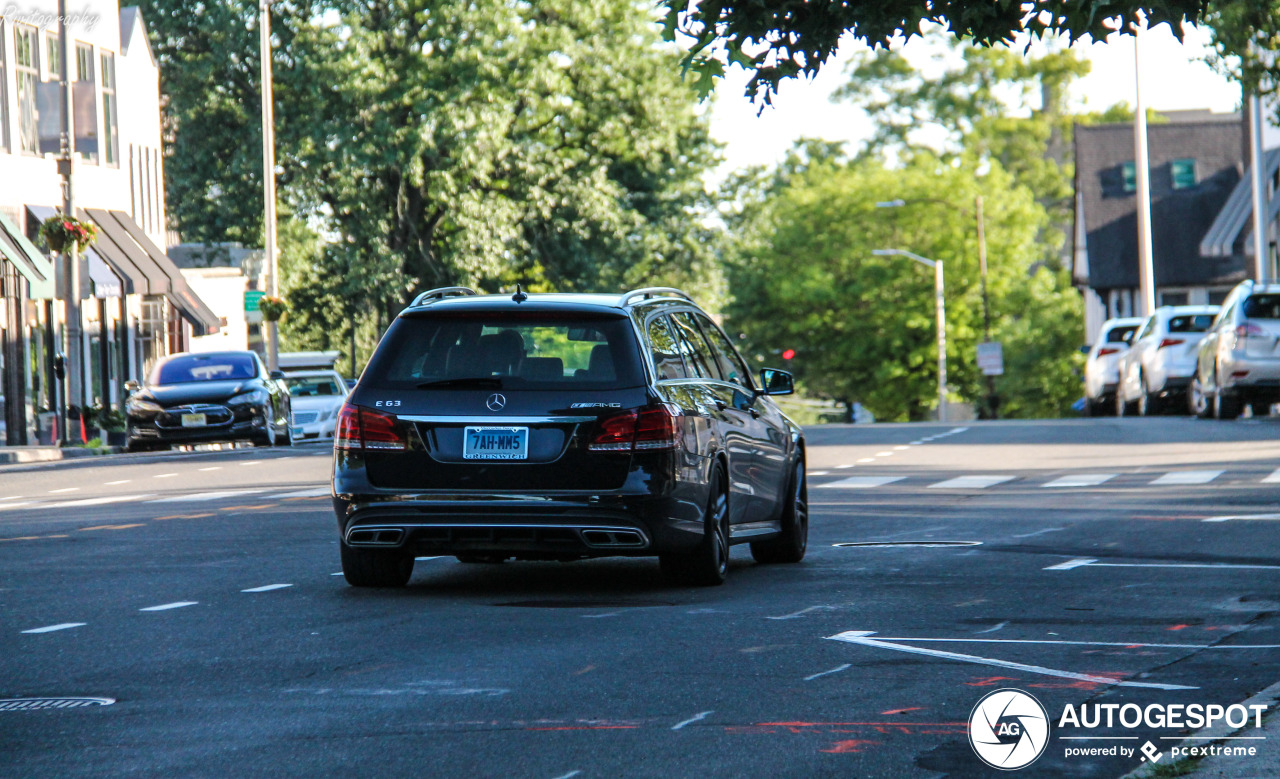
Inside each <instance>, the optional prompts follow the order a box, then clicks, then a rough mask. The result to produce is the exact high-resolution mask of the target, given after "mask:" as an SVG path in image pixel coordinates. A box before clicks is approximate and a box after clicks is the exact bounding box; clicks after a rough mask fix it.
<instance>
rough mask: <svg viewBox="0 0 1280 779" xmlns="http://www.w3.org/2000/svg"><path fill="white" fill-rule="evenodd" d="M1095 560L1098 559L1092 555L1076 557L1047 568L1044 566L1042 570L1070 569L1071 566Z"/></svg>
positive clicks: (1074, 566) (1076, 566)
mask: <svg viewBox="0 0 1280 779" xmlns="http://www.w3.org/2000/svg"><path fill="white" fill-rule="evenodd" d="M1096 562H1098V561H1097V560H1096V559H1094V558H1092V557H1077V558H1076V559H1074V560H1068V561H1066V562H1065V563H1058V564H1057V565H1051V566H1049V567H1048V568H1045V569H1044V570H1046V571H1070V570H1071V569H1072V568H1079V567H1080V566H1082V565H1088V564H1089V563H1096Z"/></svg>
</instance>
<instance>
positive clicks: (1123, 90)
mask: <svg viewBox="0 0 1280 779" xmlns="http://www.w3.org/2000/svg"><path fill="white" fill-rule="evenodd" d="M1185 38H1186V40H1185V42H1184V43H1179V42H1178V40H1177V39H1176V38H1175V37H1174V36H1173V33H1172V31H1171V30H1170V29H1169V26H1168V25H1160V26H1159V27H1156V28H1154V29H1151V30H1147V31H1145V32H1143V34H1142V39H1141V43H1140V46H1141V54H1142V93H1143V100H1144V102H1145V103H1146V105H1147V106H1148V107H1149V108H1154V109H1156V110H1166V111H1172V110H1185V109H1197V108H1208V109H1211V110H1213V111H1218V112H1228V111H1234V110H1237V109H1238V107H1239V105H1240V87H1239V85H1237V84H1234V83H1232V82H1230V81H1228V80H1227V79H1225V78H1223V77H1222V76H1219V75H1218V74H1216V73H1215V72H1214V71H1213V70H1212V69H1211V68H1210V67H1209V65H1208V64H1206V63H1205V62H1204V61H1203V58H1204V56H1205V54H1206V53H1207V51H1208V49H1207V42H1208V39H1209V33H1208V31H1206V30H1203V29H1200V28H1195V27H1187V28H1186V34H1185ZM1075 47H1076V48H1077V49H1078V50H1079V51H1080V52H1081V53H1082V55H1083V56H1084V57H1085V58H1087V59H1089V60H1090V61H1091V62H1092V63H1093V70H1092V72H1091V73H1090V74H1089V75H1088V76H1086V77H1085V78H1083V79H1081V80H1080V81H1079V82H1077V84H1076V87H1075V89H1074V90H1073V94H1072V96H1073V98H1074V99H1075V101H1076V103H1077V104H1078V105H1079V106H1081V107H1082V108H1087V109H1089V110H1098V111H1101V110H1103V109H1105V108H1106V107H1108V106H1110V105H1112V104H1114V103H1118V102H1127V103H1129V104H1130V105H1133V104H1134V103H1135V102H1136V100H1135V96H1134V54H1133V51H1134V44H1133V38H1132V37H1130V36H1127V35H1112V36H1111V37H1110V39H1109V40H1108V41H1106V42H1097V43H1085V42H1079V43H1077V44H1076V46H1075ZM859 48H865V47H863V45H862V44H859V43H857V42H855V41H852V40H846V41H845V43H844V44H843V45H842V46H841V47H840V50H839V52H837V55H836V57H835V59H833V60H832V61H830V62H828V63H827V64H826V65H824V66H823V68H822V70H821V72H819V74H818V75H817V76H816V77H815V78H814V79H812V80H798V79H791V80H789V81H788V82H787V83H785V84H784V85H783V86H782V87H781V88H780V90H779V92H778V94H777V95H776V96H775V98H774V103H773V107H772V108H770V107H765V109H764V111H763V112H762V113H760V115H759V116H757V115H756V112H757V110H758V106H756V105H754V104H752V103H751V102H750V101H749V100H748V98H747V97H746V96H745V95H744V94H743V89H744V88H745V86H746V83H747V79H748V75H747V73H746V71H744V70H743V69H742V68H740V67H736V66H735V67H733V68H731V69H730V71H729V73H728V75H727V76H726V77H725V80H724V81H723V82H722V83H721V84H720V85H719V86H718V87H717V88H716V95H715V98H714V103H713V105H712V108H711V133H712V135H713V136H714V137H715V138H716V139H717V140H719V141H721V142H722V143H724V144H726V148H725V149H724V157H725V161H724V163H723V164H722V165H721V166H720V168H719V169H718V170H717V171H716V174H715V175H714V176H713V177H712V178H713V181H711V182H709V183H711V184H712V185H714V184H716V183H718V182H719V181H721V180H723V179H724V177H725V176H726V175H728V173H729V172H731V171H733V170H738V169H740V168H744V167H747V166H750V165H770V164H773V163H775V162H777V161H779V160H781V159H782V158H783V156H784V155H785V154H786V152H787V150H788V149H789V148H791V145H792V143H794V141H795V140H797V139H798V138H802V137H809V138H822V139H825V140H831V141H839V140H844V141H849V148H850V149H851V150H852V149H854V148H856V147H857V145H858V141H860V140H861V139H863V138H865V137H867V136H868V135H869V134H870V128H871V126H872V125H871V120H870V119H868V118H867V117H866V116H865V115H864V114H863V113H862V112H861V111H859V110H858V109H856V108H853V107H852V106H850V105H847V104H836V103H832V102H831V101H830V100H829V96H830V94H831V93H832V92H833V91H834V90H835V89H836V88H838V87H840V86H841V85H842V84H843V83H844V81H845V78H846V77H845V73H844V71H845V65H846V63H847V62H848V61H849V59H850V56H851V55H852V54H853V52H854V51H856V50H858V49H859ZM896 48H903V47H902V45H901V44H899V45H898V46H897V47H896ZM903 50H904V51H905V53H906V55H907V57H908V59H910V60H912V62H913V64H915V65H916V67H920V68H927V67H928V66H929V65H928V63H929V61H930V56H931V54H932V52H933V50H932V49H931V48H930V47H929V45H928V44H926V43H924V42H923V41H922V40H921V39H920V38H916V39H913V41H912V42H911V43H909V44H906V46H905V48H903ZM1033 52H1034V49H1033Z"/></svg>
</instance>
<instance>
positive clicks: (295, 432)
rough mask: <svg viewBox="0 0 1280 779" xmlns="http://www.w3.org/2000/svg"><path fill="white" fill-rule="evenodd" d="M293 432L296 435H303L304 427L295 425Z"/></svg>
mask: <svg viewBox="0 0 1280 779" xmlns="http://www.w3.org/2000/svg"><path fill="white" fill-rule="evenodd" d="M293 434H294V435H302V428H300V427H295V428H294V429H293Z"/></svg>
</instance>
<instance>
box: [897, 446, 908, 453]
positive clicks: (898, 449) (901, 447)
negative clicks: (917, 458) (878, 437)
mask: <svg viewBox="0 0 1280 779" xmlns="http://www.w3.org/2000/svg"><path fill="white" fill-rule="evenodd" d="M910 448H911V447H909V446H895V447H893V451H895V452H904V451H906V450H907V449H910Z"/></svg>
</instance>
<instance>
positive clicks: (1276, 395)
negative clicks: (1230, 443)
mask: <svg viewBox="0 0 1280 779" xmlns="http://www.w3.org/2000/svg"><path fill="white" fill-rule="evenodd" d="M1277 401H1280V284H1261V283H1258V282H1255V281H1244V282H1241V283H1240V284H1239V285H1238V286H1237V287H1236V288H1235V289H1233V290H1231V294H1230V295H1228V296H1227V299H1226V300H1224V301H1223V302H1222V310H1221V311H1220V312H1219V313H1218V317H1217V319H1215V320H1214V322H1213V325H1212V326H1211V327H1210V328H1209V332H1208V333H1207V334H1206V335H1205V338H1204V340H1203V341H1201V342H1200V349H1199V352H1198V354H1197V363H1196V375H1195V377H1194V378H1193V379H1192V382H1191V388H1190V390H1189V391H1188V401H1187V404H1188V406H1189V407H1190V408H1191V410H1192V411H1193V412H1194V413H1196V414H1197V415H1199V416H1202V417H1208V416H1214V417H1217V418H1218V419H1235V418H1236V417H1238V416H1240V412H1241V411H1243V410H1244V406H1245V405H1246V404H1248V405H1249V406H1251V407H1252V409H1253V413H1254V415H1255V416H1263V415H1265V414H1267V413H1269V411H1270V409H1271V405H1272V404H1273V403H1275V402H1277Z"/></svg>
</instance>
